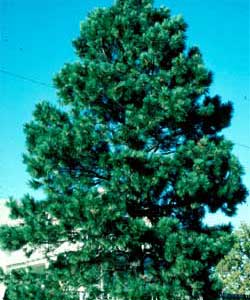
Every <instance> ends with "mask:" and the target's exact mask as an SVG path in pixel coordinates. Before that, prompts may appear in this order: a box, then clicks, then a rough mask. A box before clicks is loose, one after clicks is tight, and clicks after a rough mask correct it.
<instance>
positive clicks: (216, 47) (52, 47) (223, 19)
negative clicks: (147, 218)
mask: <svg viewBox="0 0 250 300" xmlns="http://www.w3.org/2000/svg"><path fill="white" fill-rule="evenodd" d="M113 2H114V1H112V0H96V1H93V0H72V1H66V0H52V1H51V0H50V1H49V0H36V1H33V0H22V1H20V0H0V26H1V27H0V32H1V36H0V69H1V70H0V128H1V129H0V141H1V143H0V170H1V172H0V198H7V197H9V196H14V197H16V198H20V197H21V196H22V195H23V194H25V193H27V192H30V189H29V187H28V186H27V182H28V179H29V177H28V174H27V173H26V170H25V166H24V165H23V163H22V153H23V152H25V137H24V134H23V125H24V123H26V122H28V121H29V120H30V119H31V115H32V111H33V109H34V106H35V104H36V103H37V102H39V101H40V100H49V101H51V102H55V101H56V99H57V97H56V92H55V90H54V89H53V88H51V86H50V85H51V79H52V77H53V76H54V75H55V74H56V73H57V72H58V71H59V70H60V69H61V68H62V66H63V64H64V63H65V62H69V61H74V60H75V55H74V49H73V48H72V45H71V41H72V40H73V39H74V38H76V37H77V36H78V34H79V23H80V21H81V20H84V18H85V17H86V14H87V13H88V12H90V11H91V10H92V9H93V8H94V7H100V6H102V7H103V6H109V5H111V4H112V3H113ZM155 5H156V6H160V5H165V6H168V7H169V8H170V9H171V11H172V13H173V14H174V15H176V14H182V15H183V16H184V18H185V20H186V22H187V23H188V31H187V36H188V39H187V43H188V45H197V46H199V47H200V49H201V52H202V53H203V57H204V60H205V63H206V66H207V67H208V69H210V70H212V71H213V74H214V83H213V85H212V87H211V89H210V91H211V94H219V95H221V96H222V99H223V100H225V101H227V100H231V101H233V103H234V117H233V120H232V124H231V127H230V128H229V129H226V130H225V131H224V133H225V135H226V136H227V138H229V139H231V140H232V141H233V142H234V143H235V147H234V153H235V154H236V155H237V156H238V158H239V159H240V161H241V163H242V164H243V166H244V168H245V172H246V175H245V176H244V182H245V184H246V185H247V187H248V189H250V37H249V30H250V29H249V28H250V23H249V19H250V18H249V17H250V1H249V0H219V1H218V0H209V1H208V0H204V1H202V0H168V1H166V0H157V1H155ZM6 72H10V73H13V74H18V75H20V76H22V77H28V78H31V79H33V80H35V81H39V82H41V83H45V85H42V84H36V83H34V82H31V81H28V80H24V79H22V78H21V77H19V78H18V77H14V76H12V75H11V74H9V73H6ZM248 218H249V219H250V198H248V201H247V203H246V204H244V205H242V206H241V207H239V210H238V214H237V216H235V217H234V218H233V219H232V220H231V221H232V223H233V224H234V225H235V226H238V225H239V224H240V222H242V221H248ZM228 220H229V219H227V218H225V217H223V216H222V215H221V214H216V215H212V216H209V217H208V218H207V221H208V222H209V223H211V224H212V223H220V222H227V221H228Z"/></svg>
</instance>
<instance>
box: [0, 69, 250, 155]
mask: <svg viewBox="0 0 250 300" xmlns="http://www.w3.org/2000/svg"><path fill="white" fill-rule="evenodd" d="M0 72H1V73H3V74H6V75H9V76H12V77H15V78H18V79H22V80H26V81H29V82H31V83H33V84H38V85H42V86H46V87H49V88H51V89H52V88H53V89H54V87H53V86H52V85H50V84H48V83H45V82H42V81H38V80H36V79H33V78H30V77H26V76H23V75H20V74H16V73H13V72H9V71H7V70H4V69H2V68H0ZM234 144H235V145H237V146H240V147H243V148H245V149H248V150H250V146H248V145H243V144H238V143H234Z"/></svg>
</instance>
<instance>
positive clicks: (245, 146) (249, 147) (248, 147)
mask: <svg viewBox="0 0 250 300" xmlns="http://www.w3.org/2000/svg"><path fill="white" fill-rule="evenodd" d="M234 144H235V145H237V146H240V147H244V148H246V149H249V150H250V146H247V145H243V144H238V143H234Z"/></svg>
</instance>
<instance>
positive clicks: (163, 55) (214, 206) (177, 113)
mask: <svg viewBox="0 0 250 300" xmlns="http://www.w3.org/2000/svg"><path fill="white" fill-rule="evenodd" d="M186 27H187V26H186V24H185V22H184V20H183V18H182V17H180V16H177V17H172V16H171V15H170V11H169V9H167V8H165V7H163V8H155V7H153V4H152V1H151V0H117V1H116V3H115V4H114V5H113V6H112V7H110V8H98V9H96V10H94V11H93V12H92V13H91V14H90V15H89V16H88V17H87V19H86V20H85V21H84V22H83V23H82V24H81V30H80V36H79V37H78V38H77V39H76V40H75V41H74V47H75V49H76V52H77V54H78V57H79V59H78V61H76V62H74V63H71V64H69V63H68V64H65V66H64V67H63V69H62V70H61V71H60V72H59V73H58V75H57V76H56V78H55V80H54V82H55V86H56V88H57V90H58V96H59V98H60V103H59V104H60V105H59V104H58V105H52V104H50V103H48V102H41V103H39V104H38V105H37V106H36V109H35V111H34V115H33V120H32V121H31V122H30V123H29V124H27V125H26V126H25V134H26V139H27V153H26V154H25V155H24V162H25V164H26V165H27V170H28V172H29V174H30V175H31V177H32V179H31V182H30V184H31V186H32V187H33V188H34V189H41V190H42V191H43V192H44V194H45V196H44V199H40V200H37V199H34V198H33V197H32V196H30V195H25V196H24V197H23V198H22V199H21V201H19V202H16V201H14V200H11V201H10V203H9V206H10V207H11V211H12V217H13V218H20V219H22V221H23V225H22V226H19V227H11V228H9V227H6V226H5V227H2V228H1V240H2V247H4V248H8V249H18V248H20V247H24V246H25V247H26V248H29V249H35V248H37V247H40V246H41V245H49V250H48V253H49V251H52V250H53V249H56V248H57V247H59V245H61V244H62V243H66V242H67V243H69V244H70V245H74V246H75V249H69V250H67V251H65V252H63V253H61V254H59V255H58V256H57V257H56V258H55V257H54V258H53V259H52V260H51V262H50V265H49V267H48V269H47V270H46V273H45V274H36V275H34V274H33V273H32V271H30V270H26V271H24V270H21V271H15V272H13V273H12V274H8V276H6V277H5V282H7V284H8V283H9V285H8V286H9V289H8V294H9V295H11V296H9V297H10V299H11V300H16V299H19V300H24V299H25V300H29V299H59V298H60V299H72V294H71V293H70V290H77V289H78V288H79V287H80V286H83V287H85V288H86V291H87V295H88V296H87V299H96V297H102V298H101V299H104V298H105V297H107V296H108V295H109V296H110V297H115V299H124V300H125V299H126V300H127V299H131V300H132V299H133V300H135V299H143V300H151V299H157V300H159V299H162V300H163V299H164V300H165V299H168V300H171V299H181V300H182V299H186V298H185V297H186V296H192V297H193V299H198V297H199V296H203V299H204V300H208V299H213V300H214V299H215V298H216V296H217V295H218V293H219V292H220V284H219V282H218V280H217V278H216V275H215V274H214V269H215V266H216V264H217V263H218V261H219V260H220V259H221V258H222V257H223V256H224V255H225V254H226V253H228V251H229V250H230V248H231V247H232V243H233V239H232V237H231V232H230V231H231V228H230V226H215V227H209V226H207V225H205V224H204V217H205V214H206V212H207V211H210V212H212V213H215V212H217V211H218V210H221V211H223V212H224V213H225V214H226V215H227V216H232V215H233V214H235V212H236V206H237V204H239V203H242V202H244V200H245V197H246V189H245V187H244V185H243V184H242V181H241V176H242V167H241V166H240V164H239V162H238V160H237V158H236V157H235V156H234V155H233V154H232V146H233V145H232V143H231V142H230V141H228V140H226V139H225V137H224V136H223V134H222V133H221V131H222V129H224V128H225V127H227V126H229V124H230V120H231V116H232V104H231V103H224V102H222V101H221V99H220V97H219V96H217V95H216V96H210V94H209V86H210V84H211V81H212V75H211V72H209V71H208V70H207V69H206V68H205V66H204V63H203V60H202V56H201V53H200V51H199V49H198V48H197V47H192V48H187V47H186V42H185V38H186ZM14 285H15V286H14ZM44 287H45V288H44ZM38 291H40V294H39V293H38ZM51 295H53V296H51Z"/></svg>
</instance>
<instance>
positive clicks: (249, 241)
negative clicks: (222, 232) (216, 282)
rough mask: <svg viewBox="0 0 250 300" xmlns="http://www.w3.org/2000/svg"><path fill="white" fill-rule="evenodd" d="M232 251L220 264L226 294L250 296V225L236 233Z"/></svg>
mask: <svg viewBox="0 0 250 300" xmlns="http://www.w3.org/2000/svg"><path fill="white" fill-rule="evenodd" d="M235 238H236V241H235V244H234V246H233V248H232V250H231V251H230V252H229V253H228V254H227V255H226V256H225V257H224V258H223V259H222V260H221V261H220V262H219V264H218V266H217V272H218V274H219V276H220V278H221V279H222V281H223V289H224V291H225V292H226V293H238V294H245V295H250V225H248V224H242V225H241V227H240V228H239V230H238V231H236V233H235Z"/></svg>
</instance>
